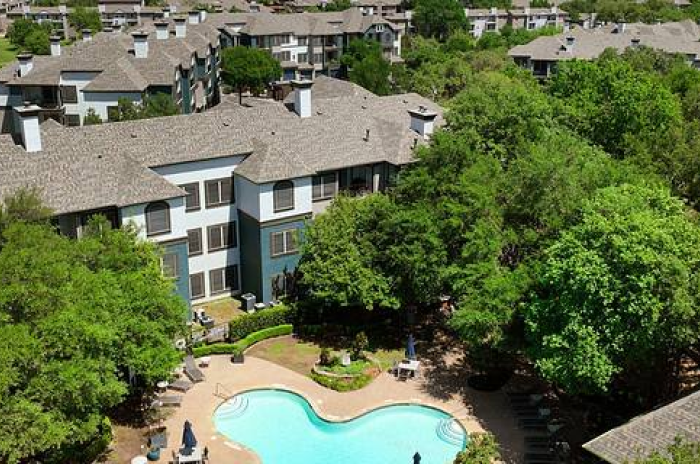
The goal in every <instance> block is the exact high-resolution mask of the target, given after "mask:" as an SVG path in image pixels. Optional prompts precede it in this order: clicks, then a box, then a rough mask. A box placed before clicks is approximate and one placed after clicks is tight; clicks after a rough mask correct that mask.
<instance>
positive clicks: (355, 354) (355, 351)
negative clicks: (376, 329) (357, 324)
mask: <svg viewBox="0 0 700 464" xmlns="http://www.w3.org/2000/svg"><path fill="white" fill-rule="evenodd" d="M368 346H369V340H368V339H367V334H365V333H364V332H359V333H358V334H357V335H355V341H353V342H352V348H351V349H352V353H351V355H352V359H354V360H355V359H362V357H363V356H364V355H363V352H364V351H365V350H366V349H367V347H368Z"/></svg>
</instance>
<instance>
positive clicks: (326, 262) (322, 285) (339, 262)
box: [299, 195, 399, 309]
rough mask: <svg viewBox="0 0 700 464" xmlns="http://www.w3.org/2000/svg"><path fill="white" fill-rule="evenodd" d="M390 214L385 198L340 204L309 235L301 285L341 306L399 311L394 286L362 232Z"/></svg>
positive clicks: (341, 200)
mask: <svg viewBox="0 0 700 464" xmlns="http://www.w3.org/2000/svg"><path fill="white" fill-rule="evenodd" d="M388 208H390V204H389V202H388V199H387V198H386V197H384V196H382V195H371V196H368V197H366V198H347V197H344V196H340V197H338V198H336V199H335V200H334V201H333V203H332V204H331V206H329V207H328V209H327V210H326V211H325V212H324V213H323V214H320V215H318V216H317V217H316V218H314V222H313V225H311V226H310V227H307V229H306V231H305V234H304V244H303V248H302V250H303V257H302V259H301V262H300V263H299V271H300V272H301V275H302V279H301V283H302V285H303V286H305V287H306V288H307V289H308V292H309V293H310V295H311V297H312V298H314V299H316V300H319V301H323V302H325V303H327V304H335V305H338V306H362V307H365V308H368V309H372V308H374V307H385V308H397V307H398V305H399V300H398V298H397V297H396V295H394V293H393V291H392V282H391V280H390V279H389V278H387V277H386V276H384V275H383V274H382V273H381V270H380V269H379V267H378V266H377V264H376V261H375V260H376V258H377V249H376V245H375V244H374V243H372V242H371V239H370V238H369V237H365V236H364V234H363V232H364V231H367V230H370V227H373V226H374V225H375V224H376V217H377V216H378V215H381V216H383V215H384V214H385V213H384V212H385V211H386V210H387V209H388Z"/></svg>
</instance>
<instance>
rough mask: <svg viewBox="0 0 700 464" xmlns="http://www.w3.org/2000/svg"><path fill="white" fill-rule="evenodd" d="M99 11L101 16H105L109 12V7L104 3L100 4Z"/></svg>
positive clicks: (98, 5)
mask: <svg viewBox="0 0 700 464" xmlns="http://www.w3.org/2000/svg"><path fill="white" fill-rule="evenodd" d="M97 11H99V12H100V14H105V12H106V11H107V5H105V4H104V3H98V4H97Z"/></svg>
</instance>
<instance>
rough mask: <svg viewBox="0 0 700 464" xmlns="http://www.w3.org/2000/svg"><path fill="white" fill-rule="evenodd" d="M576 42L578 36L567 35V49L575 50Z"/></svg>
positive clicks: (569, 51) (570, 51)
mask: <svg viewBox="0 0 700 464" xmlns="http://www.w3.org/2000/svg"><path fill="white" fill-rule="evenodd" d="M575 43H576V37H574V36H572V35H569V36H567V37H566V51H567V52H568V53H572V52H573V51H574V44H575Z"/></svg>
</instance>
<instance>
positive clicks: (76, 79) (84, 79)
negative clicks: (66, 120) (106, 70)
mask: <svg viewBox="0 0 700 464" xmlns="http://www.w3.org/2000/svg"><path fill="white" fill-rule="evenodd" d="M98 74H99V73H97V72H62V73H61V79H60V81H59V84H60V85H65V86H71V85H74V86H75V87H76V91H77V95H78V103H64V106H65V108H66V114H77V115H80V123H81V124H82V123H83V118H84V117H85V113H86V112H87V106H86V105H85V98H84V96H83V92H82V90H83V88H84V87H85V86H86V85H88V84H89V83H90V81H92V80H93V79H94V78H95V77H97V75H98Z"/></svg>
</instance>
